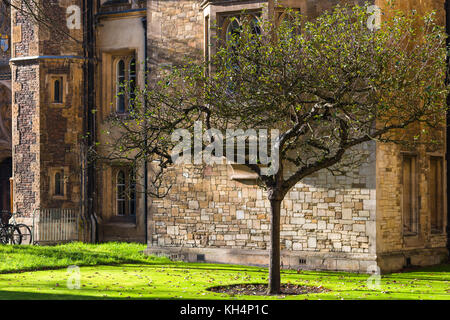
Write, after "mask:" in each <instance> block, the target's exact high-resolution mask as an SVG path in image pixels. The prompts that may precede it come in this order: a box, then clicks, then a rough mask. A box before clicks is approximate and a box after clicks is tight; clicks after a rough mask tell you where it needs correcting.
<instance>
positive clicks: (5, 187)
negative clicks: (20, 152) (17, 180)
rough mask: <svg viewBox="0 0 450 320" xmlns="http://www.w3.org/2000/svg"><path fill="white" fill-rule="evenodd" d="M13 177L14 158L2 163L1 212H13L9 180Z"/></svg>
mask: <svg viewBox="0 0 450 320" xmlns="http://www.w3.org/2000/svg"><path fill="white" fill-rule="evenodd" d="M11 175H12V158H7V159H5V160H3V162H2V163H0V211H10V210H11V189H10V182H9V179H10V178H11Z"/></svg>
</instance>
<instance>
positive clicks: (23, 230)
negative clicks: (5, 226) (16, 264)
mask: <svg viewBox="0 0 450 320" xmlns="http://www.w3.org/2000/svg"><path fill="white" fill-rule="evenodd" d="M16 228H18V229H19V231H20V235H21V237H22V239H21V244H32V243H33V234H32V233H31V228H30V227H29V226H27V225H26V224H22V223H19V224H16Z"/></svg>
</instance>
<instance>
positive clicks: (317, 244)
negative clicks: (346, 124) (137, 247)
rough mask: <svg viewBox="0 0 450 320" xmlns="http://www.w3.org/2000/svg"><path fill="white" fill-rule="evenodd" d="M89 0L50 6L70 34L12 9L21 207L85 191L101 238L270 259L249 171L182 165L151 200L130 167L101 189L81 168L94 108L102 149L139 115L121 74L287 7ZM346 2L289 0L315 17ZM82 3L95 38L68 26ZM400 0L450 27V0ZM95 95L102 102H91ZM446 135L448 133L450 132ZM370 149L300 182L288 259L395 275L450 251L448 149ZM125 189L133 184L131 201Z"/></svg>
mask: <svg viewBox="0 0 450 320" xmlns="http://www.w3.org/2000/svg"><path fill="white" fill-rule="evenodd" d="M87 2H89V1H87ZM87 2H86V1H81V0H73V1H72V0H64V1H59V2H47V5H48V6H51V10H50V11H51V12H53V13H54V15H55V17H56V18H57V19H60V20H58V21H60V24H61V26H60V27H61V30H62V31H63V32H62V33H58V34H57V35H54V34H52V33H51V32H49V31H48V30H47V29H45V27H43V26H40V25H38V24H36V23H33V22H32V21H30V19H29V18H26V17H24V16H23V15H22V14H21V13H20V12H18V11H16V10H12V11H11V13H10V17H11V30H12V31H11V37H10V38H11V39H10V47H11V53H10V54H11V59H10V60H9V67H10V69H8V68H6V67H5V69H7V70H10V71H11V76H10V78H9V79H7V80H6V88H9V90H10V91H8V92H6V93H5V94H6V97H8V96H7V95H8V94H9V95H10V96H11V97H12V100H11V105H12V111H11V116H12V119H13V121H12V129H10V130H11V132H12V140H11V142H10V145H11V147H10V150H11V151H9V153H8V151H7V148H6V154H7V155H9V157H12V160H13V161H12V163H13V164H12V169H11V173H12V177H13V178H14V211H15V212H21V213H23V214H24V215H27V214H28V215H30V214H31V213H32V212H33V211H34V209H38V208H80V207H83V203H86V201H87V202H89V205H88V207H89V209H86V206H85V210H89V211H91V213H92V214H93V215H94V216H95V221H96V222H95V223H96V224H97V225H98V234H97V237H98V240H99V241H109V240H124V241H140V242H145V241H147V243H148V250H147V251H148V253H156V254H165V255H169V256H171V257H173V258H177V259H184V260H188V261H208V262H223V263H246V264H251V265H266V264H267V263H268V251H267V248H268V243H269V228H270V206H269V203H268V201H267V200H266V199H267V196H266V195H265V193H264V191H262V190H261V189H259V188H258V187H257V186H256V184H255V177H254V175H253V174H252V173H251V172H249V171H248V170H245V168H243V167H241V166H239V165H222V166H214V167H208V166H206V167H204V166H183V167H174V168H172V169H171V174H172V176H173V177H176V183H175V184H174V186H173V188H172V190H171V191H170V193H169V194H168V196H167V197H166V198H164V199H148V201H146V199H145V198H144V196H143V193H142V192H141V191H142V190H141V188H142V184H139V183H135V182H134V180H133V179H134V178H133V177H135V176H141V175H136V173H135V172H133V171H132V170H131V169H130V168H129V166H128V165H127V164H126V163H120V162H115V163H109V162H102V163H97V164H96V167H95V169H96V170H95V171H93V172H92V173H91V176H89V180H90V181H93V182H92V183H93V189H92V190H91V193H85V192H84V188H85V187H84V182H83V179H85V178H84V171H83V170H81V169H80V168H81V167H82V159H81V158H82V152H81V145H82V141H83V139H84V138H83V137H84V136H85V135H86V133H87V132H88V131H89V130H88V129H87V128H88V127H89V124H88V123H87V122H88V121H87V120H88V119H87V118H90V119H91V120H92V121H93V123H94V126H95V138H94V139H95V141H99V142H100V145H101V144H102V143H105V142H107V141H108V139H110V138H109V137H108V135H105V134H104V132H107V131H111V130H114V128H110V127H109V125H108V122H107V121H106V119H107V117H108V116H109V115H110V114H111V113H119V114H123V115H124V116H126V114H127V108H128V103H127V101H126V99H124V100H121V99H118V98H117V97H116V95H117V93H118V91H119V90H120V85H118V84H119V82H120V80H135V81H136V83H137V84H138V85H144V83H145V76H144V75H145V73H146V68H147V70H149V72H150V73H149V74H150V78H151V77H152V73H151V71H152V70H154V69H155V67H156V66H160V65H164V64H173V63H177V62H178V61H181V60H182V59H183V58H184V57H186V56H192V57H202V56H203V55H212V54H214V50H215V48H216V47H217V44H216V43H215V42H216V36H219V37H220V36H221V35H220V34H218V30H219V29H218V28H217V26H220V27H221V28H222V29H226V28H227V25H228V23H229V22H230V17H232V16H236V15H238V14H239V13H240V12H241V11H242V10H244V9H245V10H246V12H248V13H251V14H255V15H258V16H269V15H271V14H272V13H273V12H275V11H276V10H277V9H276V8H275V7H274V6H273V3H272V2H269V3H268V2H267V1H265V0H259V1H258V0H250V1H240V0H209V1H208V0H205V1H198V0H166V1H162V0H145V1H143V0H141V1H139V0H133V1H132V0H98V1H90V3H91V4H90V6H88V7H86V3H87ZM340 2H341V1H337V0H316V1H312V0H283V1H280V2H279V3H280V4H281V5H282V6H284V7H290V8H295V9H298V10H300V12H301V13H302V14H304V15H306V16H307V17H309V18H314V17H315V16H317V15H319V14H320V13H321V12H322V11H323V10H326V9H330V8H332V6H333V5H335V4H337V3H340ZM349 2H351V3H353V2H354V3H359V2H360V1H349ZM374 3H376V4H377V5H380V6H382V5H383V3H384V2H383V3H382V1H374ZM71 5H77V6H79V7H80V8H82V9H83V10H81V12H86V10H84V9H86V8H87V9H89V10H91V11H93V13H92V16H93V17H94V19H93V20H92V21H93V22H92V24H91V25H90V26H89V27H90V30H91V32H92V35H93V38H92V39H91V40H90V41H88V40H86V39H89V37H87V36H86V32H87V26H86V24H84V25H83V26H82V28H80V29H76V28H75V29H70V28H68V27H67V24H66V18H67V11H66V9H67V8H68V7H69V6H71ZM400 5H401V6H402V7H403V8H404V9H413V8H414V9H416V10H418V11H420V12H426V11H428V10H430V9H435V10H437V14H438V17H439V19H441V21H442V23H444V18H445V11H444V0H427V1H421V2H417V1H404V2H402V3H401V4H400ZM57 19H56V20H57ZM83 21H85V19H83ZM86 21H89V20H86ZM0 32H2V31H1V30H0ZM58 35H59V36H58ZM87 48H90V49H91V50H92V55H93V56H92V57H90V56H88V54H87V52H88V50H87ZM88 61H90V62H91V63H92V64H93V68H94V72H93V73H92V75H91V76H92V81H93V84H94V89H93V90H92V89H91V92H86V83H87V82H88V81H89V79H88V78H87V77H88V75H87V73H86V65H87V64H88ZM144 61H147V62H148V63H147V64H144V63H142V62H144ZM1 70H3V69H1ZM6 78H8V77H7V76H6ZM150 80H151V79H150ZM2 81H3V80H2ZM8 81H9V82H8ZM8 83H9V84H8ZM1 84H3V82H1ZM8 85H9V87H8ZM0 89H1V88H0ZM5 90H6V89H5ZM89 94H90V95H92V96H93V109H92V110H89V109H87V105H88V104H89V100H88V99H89V98H88V96H89ZM2 101H3V100H2ZM5 101H8V100H7V99H6V100H5ZM2 108H3V106H2ZM86 110H87V112H86ZM93 110H95V112H91V113H90V111H93ZM6 113H7V112H6ZM92 114H95V115H92ZM2 115H3V112H2ZM6 118H7V117H6ZM6 118H5V119H6ZM5 127H6V128H9V127H7V126H5ZM0 131H1V130H0ZM89 133H92V132H89ZM440 139H442V141H445V133H444V131H443V132H442V133H440ZM0 142H1V141H0ZM363 148H364V150H365V151H366V152H368V153H370V155H371V157H370V159H369V160H368V162H367V163H366V164H364V165H362V166H361V167H360V168H359V169H358V170H356V171H355V172H354V175H353V176H352V177H335V176H331V175H329V174H327V173H326V172H319V173H317V174H316V175H313V176H311V177H308V178H307V179H305V180H303V181H302V182H301V183H298V184H297V185H296V186H295V187H294V188H293V189H292V190H291V191H290V192H289V194H288V196H287V197H286V199H285V200H284V201H283V207H282V218H281V220H282V228H281V239H282V241H281V246H282V249H283V250H282V263H283V266H285V267H292V268H314V269H328V270H347V271H358V272H368V271H372V270H374V268H376V267H380V268H381V270H382V271H386V272H387V271H392V270H398V269H401V268H402V267H404V266H407V265H429V264H437V263H440V262H442V261H444V260H445V259H447V257H448V250H447V248H446V243H447V237H448V236H447V232H446V230H447V219H448V218H447V209H446V203H447V197H446V193H447V188H446V185H447V182H446V166H447V165H446V161H445V154H446V150H425V149H424V150H416V151H414V152H411V150H402V149H401V148H400V147H398V146H392V145H384V144H379V143H370V144H367V145H365V146H364V147H363ZM150 174H151V172H150ZM58 177H59V178H58ZM61 177H64V179H62V180H61ZM2 190H3V189H2ZM121 190H122V191H123V190H131V191H127V192H129V194H128V196H127V197H122V196H121V194H122V193H123V192H122V191H121ZM407 197H409V198H408V199H409V200H408V199H407ZM87 198H88V199H87ZM411 203H412V205H411Z"/></svg>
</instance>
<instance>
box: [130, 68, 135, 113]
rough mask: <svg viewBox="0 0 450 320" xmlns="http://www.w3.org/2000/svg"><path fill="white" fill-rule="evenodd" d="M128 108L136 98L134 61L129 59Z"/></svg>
mask: <svg viewBox="0 0 450 320" xmlns="http://www.w3.org/2000/svg"><path fill="white" fill-rule="evenodd" d="M129 70H130V101H129V105H130V107H133V106H134V99H135V97H136V93H135V90H136V59H131V61H130V68H129Z"/></svg>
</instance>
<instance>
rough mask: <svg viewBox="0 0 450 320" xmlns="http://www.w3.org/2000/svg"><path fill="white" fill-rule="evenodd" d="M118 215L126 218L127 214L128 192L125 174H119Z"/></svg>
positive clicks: (121, 172) (120, 172)
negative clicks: (126, 190)
mask: <svg viewBox="0 0 450 320" xmlns="http://www.w3.org/2000/svg"><path fill="white" fill-rule="evenodd" d="M116 187H117V214H118V215H119V216H124V215H125V214H126V199H125V197H126V192H125V173H124V172H123V171H119V172H118V173H117V186H116Z"/></svg>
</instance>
